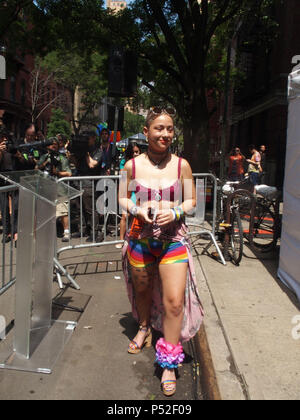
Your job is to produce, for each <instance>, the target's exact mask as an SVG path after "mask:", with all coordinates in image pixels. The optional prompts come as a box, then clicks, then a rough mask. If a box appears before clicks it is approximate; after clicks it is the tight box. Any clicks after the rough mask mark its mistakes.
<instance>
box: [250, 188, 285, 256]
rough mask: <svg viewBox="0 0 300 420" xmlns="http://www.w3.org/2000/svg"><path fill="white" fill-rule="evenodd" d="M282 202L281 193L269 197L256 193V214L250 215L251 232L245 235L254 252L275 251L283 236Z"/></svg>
mask: <svg viewBox="0 0 300 420" xmlns="http://www.w3.org/2000/svg"><path fill="white" fill-rule="evenodd" d="M280 200H281V193H280V191H277V190H276V191H275V190H274V192H273V193H271V194H269V195H268V194H264V193H262V192H258V191H257V192H256V195H255V209H254V214H252V215H250V225H249V232H248V235H247V234H246V235H245V236H246V238H247V240H248V242H249V244H250V247H251V248H252V249H253V250H254V251H258V252H270V251H272V250H274V249H275V247H276V245H277V242H278V240H279V238H280V234H281V218H280V212H279V205H280Z"/></svg>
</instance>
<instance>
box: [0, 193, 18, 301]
mask: <svg viewBox="0 0 300 420" xmlns="http://www.w3.org/2000/svg"><path fill="white" fill-rule="evenodd" d="M17 197H18V187H16V186H12V185H8V186H5V187H1V188H0V211H1V221H2V229H1V235H0V240H1V245H2V252H1V277H0V295H2V294H4V292H6V291H7V290H8V289H9V288H10V287H11V286H12V285H13V284H14V283H15V281H16V248H15V242H14V233H16V231H17V229H16V228H17V226H16V223H17V221H16V217H17V211H18V208H17Z"/></svg>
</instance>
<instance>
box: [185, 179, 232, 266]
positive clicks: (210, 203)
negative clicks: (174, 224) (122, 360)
mask: <svg viewBox="0 0 300 420" xmlns="http://www.w3.org/2000/svg"><path fill="white" fill-rule="evenodd" d="M193 177H194V180H195V184H196V209H195V212H194V214H193V216H187V217H186V224H187V226H188V227H189V235H190V236H193V235H197V236H208V237H209V239H210V243H209V245H208V246H206V247H205V250H204V251H207V249H208V248H209V246H210V245H211V244H214V246H215V248H216V250H217V252H218V255H219V257H220V259H221V261H222V263H223V264H224V265H226V261H225V259H224V256H223V254H222V251H221V249H220V247H219V245H218V243H217V240H216V237H215V233H216V222H217V188H218V185H217V178H216V177H215V176H214V175H213V174H209V173H203V174H201V173H195V174H193Z"/></svg>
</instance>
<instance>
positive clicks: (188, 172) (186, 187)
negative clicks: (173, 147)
mask: <svg viewBox="0 0 300 420" xmlns="http://www.w3.org/2000/svg"><path fill="white" fill-rule="evenodd" d="M180 180H181V184H182V197H183V201H182V203H181V204H180V205H179V206H176V207H175V208H174V209H171V208H170V209H164V210H162V211H160V212H159V213H158V216H157V218H156V222H157V224H158V225H159V226H165V225H167V224H169V223H171V222H173V221H174V220H175V219H177V220H178V218H180V217H181V216H183V215H184V214H188V213H189V212H190V211H191V210H193V209H194V208H195V206H196V187H195V182H194V178H193V174H192V169H191V167H190V165H189V163H188V162H187V161H186V160H184V159H183V160H182V162H181V178H180Z"/></svg>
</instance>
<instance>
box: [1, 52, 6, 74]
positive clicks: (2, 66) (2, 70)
mask: <svg viewBox="0 0 300 420" xmlns="http://www.w3.org/2000/svg"><path fill="white" fill-rule="evenodd" d="M0 79H6V61H5V57H3V55H0Z"/></svg>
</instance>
